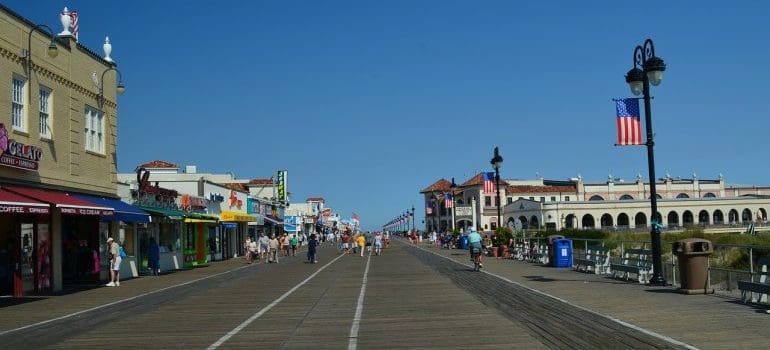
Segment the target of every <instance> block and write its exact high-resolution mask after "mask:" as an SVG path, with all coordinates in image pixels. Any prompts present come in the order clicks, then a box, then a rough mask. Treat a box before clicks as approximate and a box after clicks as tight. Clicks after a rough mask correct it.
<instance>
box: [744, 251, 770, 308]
mask: <svg viewBox="0 0 770 350" xmlns="http://www.w3.org/2000/svg"><path fill="white" fill-rule="evenodd" d="M758 265H759V268H760V272H759V282H754V281H753V278H752V280H751V281H738V289H740V290H741V300H742V301H743V302H744V303H748V302H752V303H767V295H768V294H770V283H768V281H767V275H768V273H767V268H768V266H769V265H770V257H765V258H760V259H759V262H758ZM755 294H756V295H755ZM755 297H756V298H755Z"/></svg>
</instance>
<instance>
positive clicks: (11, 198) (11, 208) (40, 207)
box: [0, 188, 51, 214]
mask: <svg viewBox="0 0 770 350" xmlns="http://www.w3.org/2000/svg"><path fill="white" fill-rule="evenodd" d="M50 207H51V205H50V204H48V203H43V202H38V201H36V200H34V199H32V198H27V197H24V196H20V195H18V194H16V193H13V192H10V191H7V190H5V189H4V188H0V214H49V213H50V211H51V210H50Z"/></svg>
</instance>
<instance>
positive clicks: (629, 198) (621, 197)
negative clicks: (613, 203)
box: [620, 194, 634, 201]
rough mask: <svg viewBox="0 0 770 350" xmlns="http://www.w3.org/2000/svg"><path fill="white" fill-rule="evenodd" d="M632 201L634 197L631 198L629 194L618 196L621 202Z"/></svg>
mask: <svg viewBox="0 0 770 350" xmlns="http://www.w3.org/2000/svg"><path fill="white" fill-rule="evenodd" d="M633 199H634V197H631V195H630V194H624V195H622V196H620V200H622V201H630V200H633Z"/></svg>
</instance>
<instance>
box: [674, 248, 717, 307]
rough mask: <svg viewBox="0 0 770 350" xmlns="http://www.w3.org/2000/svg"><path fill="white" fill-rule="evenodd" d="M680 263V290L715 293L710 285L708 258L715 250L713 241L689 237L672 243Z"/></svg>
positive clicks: (687, 292) (689, 292)
mask: <svg viewBox="0 0 770 350" xmlns="http://www.w3.org/2000/svg"><path fill="white" fill-rule="evenodd" d="M672 251H673V253H674V255H676V257H677V263H678V264H679V282H680V285H681V286H680V287H679V291H680V292H682V293H685V294H708V293H714V289H712V288H711V286H710V285H709V278H708V259H709V255H711V254H712V253H713V252H714V245H713V244H712V243H711V241H708V240H705V239H701V238H687V239H683V240H679V241H676V242H674V243H673V244H672Z"/></svg>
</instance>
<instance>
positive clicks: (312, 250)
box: [307, 234, 318, 264]
mask: <svg viewBox="0 0 770 350" xmlns="http://www.w3.org/2000/svg"><path fill="white" fill-rule="evenodd" d="M317 246H318V240H316V236H315V234H312V235H310V239H309V240H308V241H307V261H308V262H309V263H311V264H315V263H317V262H318V260H317V258H316V247H317Z"/></svg>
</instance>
